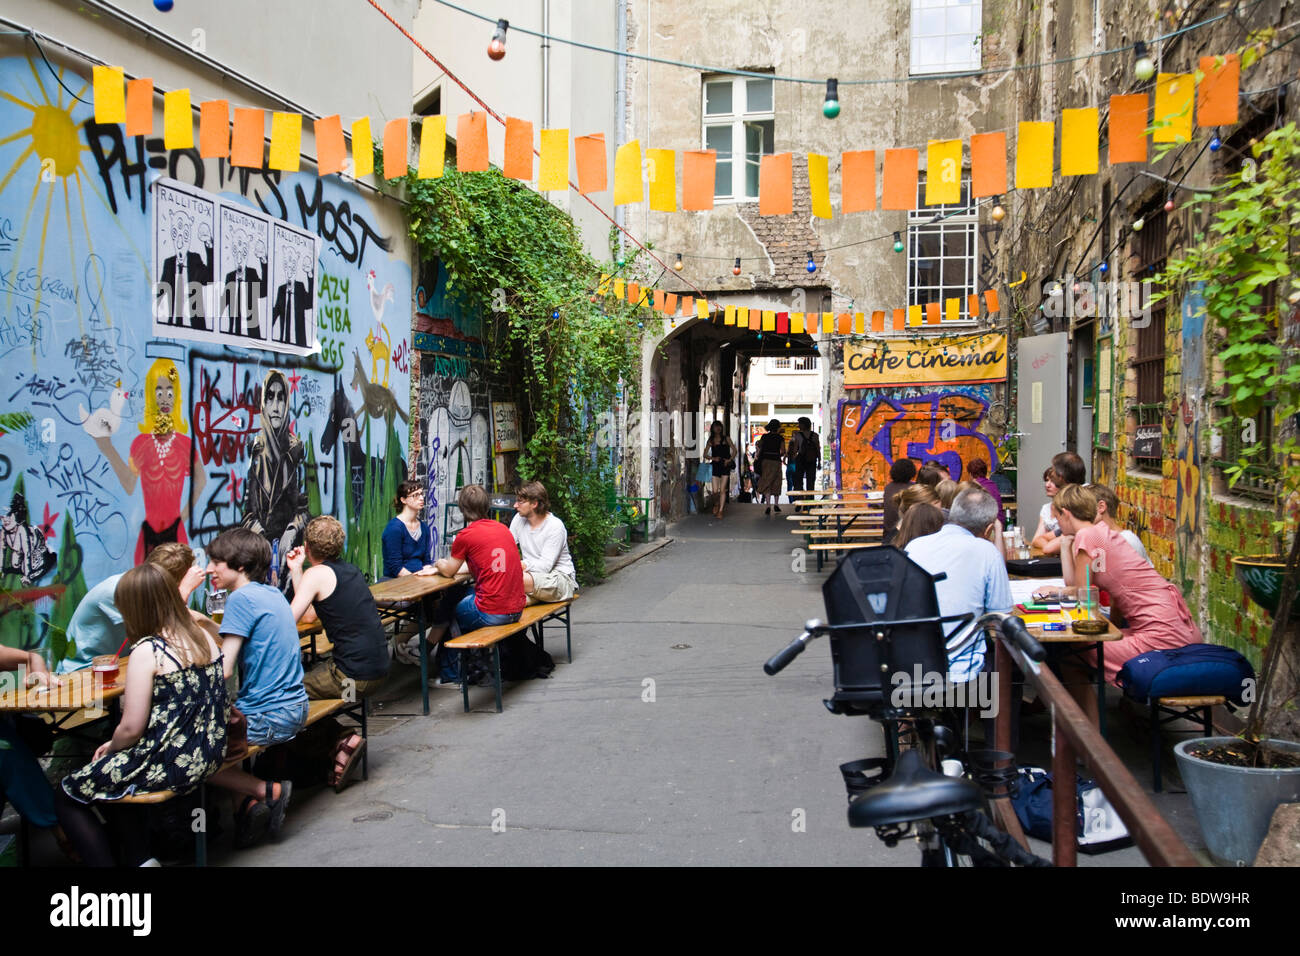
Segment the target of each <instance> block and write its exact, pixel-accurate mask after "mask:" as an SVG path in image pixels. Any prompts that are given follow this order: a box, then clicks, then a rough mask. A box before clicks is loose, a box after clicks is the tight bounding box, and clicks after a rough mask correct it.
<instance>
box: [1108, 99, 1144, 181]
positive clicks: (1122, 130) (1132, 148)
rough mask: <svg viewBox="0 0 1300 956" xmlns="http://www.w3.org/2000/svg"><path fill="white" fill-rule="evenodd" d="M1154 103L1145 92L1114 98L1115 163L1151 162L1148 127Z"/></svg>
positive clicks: (1112, 137)
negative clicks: (1148, 118)
mask: <svg viewBox="0 0 1300 956" xmlns="http://www.w3.org/2000/svg"><path fill="white" fill-rule="evenodd" d="M1150 103H1151V101H1150V98H1149V97H1148V96H1147V95H1146V94H1145V93H1130V94H1128V95H1126V96H1112V97H1111V98H1110V128H1109V133H1110V162H1111V165H1115V164H1116V163H1145V162H1146V161H1147V133H1146V129H1147V110H1148V108H1149V106H1150Z"/></svg>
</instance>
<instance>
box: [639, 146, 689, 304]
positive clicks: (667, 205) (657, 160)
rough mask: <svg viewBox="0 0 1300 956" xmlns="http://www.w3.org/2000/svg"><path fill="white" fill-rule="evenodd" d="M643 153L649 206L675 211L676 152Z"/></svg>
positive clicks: (659, 209) (654, 208)
mask: <svg viewBox="0 0 1300 956" xmlns="http://www.w3.org/2000/svg"><path fill="white" fill-rule="evenodd" d="M645 155H646V160H647V161H648V162H649V163H650V208H651V209H653V210H654V211H655V212H676V211H677V166H676V163H677V156H676V154H675V153H674V152H673V151H672V150H671V149H647V150H646V151H645ZM687 311H689V310H687Z"/></svg>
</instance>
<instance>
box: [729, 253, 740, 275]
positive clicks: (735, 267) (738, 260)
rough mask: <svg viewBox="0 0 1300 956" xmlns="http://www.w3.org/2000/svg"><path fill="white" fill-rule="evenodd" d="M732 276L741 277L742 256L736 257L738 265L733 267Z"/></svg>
mask: <svg viewBox="0 0 1300 956" xmlns="http://www.w3.org/2000/svg"><path fill="white" fill-rule="evenodd" d="M731 274H732V275H733V276H738V275H740V256H736V264H735V265H734V266H732V267H731Z"/></svg>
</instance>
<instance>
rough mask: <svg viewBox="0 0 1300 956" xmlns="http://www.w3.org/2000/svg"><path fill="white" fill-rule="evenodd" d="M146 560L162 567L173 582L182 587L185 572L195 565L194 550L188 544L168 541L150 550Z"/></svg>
mask: <svg viewBox="0 0 1300 956" xmlns="http://www.w3.org/2000/svg"><path fill="white" fill-rule="evenodd" d="M145 561H147V562H148V563H149V564H152V565H154V566H155V567H157V568H161V569H162V571H163V572H164V573H165V574H166V575H167V577H169V578H171V581H172V584H174V585H175V586H176V587H180V586H181V581H182V580H183V579H184V578H185V572H186V571H188V570H189V569H190V568H192V567H193V566H194V552H193V551H191V550H190V547H189V545H187V544H181V543H180V542H179V541H167V542H164V543H163V544H160V545H158V547H156V548H154V549H153V550H152V551H150V552H149V557H147V558H145Z"/></svg>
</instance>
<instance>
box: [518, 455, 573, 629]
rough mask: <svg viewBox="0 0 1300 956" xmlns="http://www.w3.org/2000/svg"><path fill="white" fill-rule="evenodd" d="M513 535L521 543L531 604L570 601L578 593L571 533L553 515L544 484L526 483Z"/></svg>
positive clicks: (522, 488)
mask: <svg viewBox="0 0 1300 956" xmlns="http://www.w3.org/2000/svg"><path fill="white" fill-rule="evenodd" d="M515 511H516V512H518V513H517V514H516V515H515V516H514V518H512V519H511V521H510V533H511V534H512V535H514V538H515V541H517V542H518V543H519V554H520V557H521V558H522V559H523V564H524V593H525V594H527V595H528V603H529V604H551V603H554V602H556V601H567V600H569V599H570V598H571V597H573V595H574V592H576V591H577V590H578V579H577V576H576V574H575V572H574V568H573V558H572V557H571V556H570V555H569V532H568V530H567V529H565V527H564V522H563V521H561V520H560V519H559V518H557V517H555V515H553V514H551V499H550V496H549V495H547V493H546V488H545V487H544V486H543V485H542V483H541V482H540V481H529V482H525V483H524V484H523V485H522V486H521V487H520V489H519V492H518V494H517V495H516V501H515Z"/></svg>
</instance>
